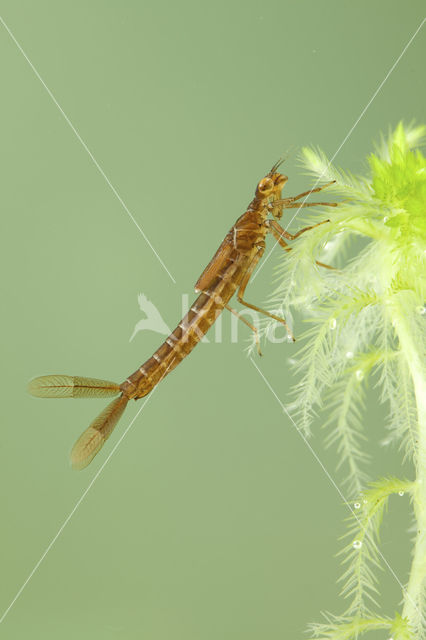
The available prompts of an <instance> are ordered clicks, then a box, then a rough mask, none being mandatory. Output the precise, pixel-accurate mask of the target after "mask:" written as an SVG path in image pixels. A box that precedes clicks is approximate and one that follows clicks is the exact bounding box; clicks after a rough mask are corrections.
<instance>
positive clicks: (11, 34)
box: [0, 16, 176, 284]
mask: <svg viewBox="0 0 426 640" xmlns="http://www.w3.org/2000/svg"><path fill="white" fill-rule="evenodd" d="M0 22H1V23H2V25H3V27H4V28H5V29H6V31H7V32H8V34H9V36H10V37H11V39H12V40H13V42H14V43H15V44H16V46H17V47H18V49H19V51H20V52H21V53H22V55H23V56H24V58H25V60H26V61H27V62H28V64H29V65H30V67H31V69H32V70H33V72H34V74H35V75H36V77H37V78H38V79H39V80H40V82H41V84H42V85H43V87H44V88H45V90H46V91H47V93H48V95H49V97H50V98H51V100H52V101H53V103H54V104H55V105H56V106H57V108H58V109H59V111H60V112H61V114H62V116H63V118H64V119H65V121H66V123H67V124H68V125H69V127H70V128H71V130H72V131H73V133H74V134H75V136H76V138H77V140H78V141H79V142H80V144H81V145H82V147H83V148H84V150H85V151H86V152H87V154H88V155H89V157H90V159H91V160H92V162H93V164H94V165H95V167H96V168H97V170H98V171H99V173H100V174H101V176H102V177H103V178H104V180H105V182H106V183H107V185H108V186H109V187H110V189H111V191H112V192H113V194H114V195H115V197H116V198H117V200H118V201H119V203H120V204H121V206H122V207H123V209H124V210H125V212H126V213H127V215H128V216H129V218H130V219H131V220H132V222H133V223H134V225H135V226H136V228H137V229H138V230H139V232H140V234H141V235H142V237H143V239H144V240H145V242H146V243H147V244H148V246H149V247H150V249H151V251H152V252H153V253H154V254H155V256H156V258H157V260H158V261H159V263H160V264H161V266H162V267H163V269H164V270H165V271H166V273H167V275H168V276H169V278H171V280H172V281H173V282H174V284H176V280H175V279H174V277H173V276H172V274H171V273H170V271H169V270H168V269H167V267H166V265H165V264H164V262H163V260H162V259H161V258H160V256H159V255H158V253H157V251H156V250H155V249H154V247H153V245H152V244H151V242H150V240H149V238H148V237H147V235H146V234H145V232H144V231H143V229H142V228H141V227H140V225H139V223H138V222H137V221H136V219H135V218H134V216H133V215H132V213H131V212H130V210H129V209H128V207H127V205H126V204H125V202H124V201H123V199H122V197H121V196H120V194H119V193H118V191H117V189H116V188H115V187H114V186H113V184H112V183H111V182H110V180H109V178H108V177H107V175H106V174H105V172H104V170H103V169H102V167H101V166H100V165H99V163H98V161H97V160H96V158H95V156H94V155H93V153H92V152H91V151H90V149H89V147H88V146H87V144H86V143H85V142H84V140H83V138H82V137H81V135H80V134H79V132H78V131H77V129H76V128H75V127H74V125H73V123H72V122H71V120H70V119H69V118H68V116H67V114H66V113H65V111H64V110H63V109H62V107H61V105H60V104H59V102H58V101H57V100H56V98H55V96H54V95H53V93H52V92H51V90H50V89H49V87H48V86H47V84H46V83H45V81H44V80H43V78H42V77H41V75H40V74H39V72H38V71H37V69H36V68H35V66H34V65H33V63H32V62H31V60H30V59H29V57H28V56H27V54H26V53H25V51H24V50H23V48H22V47H21V45H20V44H19V42H18V41H17V39H16V38H15V36H14V35H13V33H12V31H11V30H10V29H9V27H8V26H7V24H6V23H5V21H4V20H3V18H2V16H0Z"/></svg>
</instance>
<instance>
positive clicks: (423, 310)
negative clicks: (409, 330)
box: [417, 307, 426, 316]
mask: <svg viewBox="0 0 426 640" xmlns="http://www.w3.org/2000/svg"><path fill="white" fill-rule="evenodd" d="M417 313H420V315H421V316H424V315H425V313H426V307H417Z"/></svg>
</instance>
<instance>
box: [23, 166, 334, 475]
mask: <svg viewBox="0 0 426 640" xmlns="http://www.w3.org/2000/svg"><path fill="white" fill-rule="evenodd" d="M277 167H278V165H275V166H274V167H273V168H272V169H271V171H270V172H269V173H268V174H267V176H265V178H263V179H262V180H261V181H260V182H259V184H258V185H257V188H256V193H255V197H254V198H253V200H252V202H251V203H250V205H249V206H248V208H247V210H246V212H245V213H243V215H242V216H240V217H239V218H238V220H237V221H236V222H235V224H234V225H233V227H232V228H231V229H230V230H229V232H228V233H227V235H226V236H225V238H224V240H223V242H222V244H221V245H220V247H219V249H218V250H217V251H216V253H215V255H214V256H213V258H212V259H211V261H210V262H209V264H208V265H207V267H206V268H205V269H204V271H203V273H202V274H201V276H200V277H199V279H198V281H197V283H196V285H195V290H196V291H199V292H200V295H199V296H198V298H197V299H196V300H195V302H194V304H193V305H192V307H191V308H190V310H189V311H188V313H187V314H186V315H185V316H184V318H183V319H182V320H181V322H180V323H179V324H178V326H177V327H176V329H175V330H174V331H173V332H172V333H171V334H170V335H169V336H168V337H167V338H166V340H165V341H164V342H163V344H162V345H161V346H160V347H159V348H158V349H157V351H156V352H155V353H154V354H153V355H152V356H151V357H150V358H149V359H148V360H147V361H146V362H144V363H143V364H142V365H141V366H140V367H139V369H137V371H135V372H134V373H133V374H132V375H130V376H129V377H128V378H127V379H126V380H125V381H124V382H123V383H122V384H121V385H116V384H115V383H112V382H109V381H103V380H95V379H91V378H82V377H73V376H64V375H53V376H42V377H40V378H35V379H34V380H32V381H31V382H30V384H29V391H30V393H32V394H33V395H35V396H38V397H50V398H58V397H105V396H108V395H109V396H110V395H117V394H118V393H120V397H119V398H116V399H115V400H113V401H112V402H111V403H110V404H109V405H108V406H107V407H106V408H105V409H104V410H103V411H102V412H101V414H100V415H99V416H98V417H97V418H95V420H94V421H93V422H92V423H91V425H90V426H89V427H88V428H87V429H86V431H84V432H83V433H82V435H81V436H80V438H79V439H78V440H77V442H76V443H75V445H74V448H73V450H72V453H71V461H72V465H73V467H74V468H77V469H82V468H84V467H86V466H87V465H88V464H89V463H90V462H91V460H92V459H93V458H94V456H95V455H96V454H97V453H98V451H99V450H100V449H101V447H102V446H103V444H104V443H105V441H106V440H107V438H108V437H109V435H110V434H111V432H112V431H113V429H114V427H115V425H116V424H117V422H118V420H119V418H120V416H121V415H122V413H123V411H124V409H125V407H126V405H127V403H128V401H129V400H131V399H135V400H138V399H139V398H142V397H143V396H146V395H147V394H148V393H149V392H150V391H152V389H153V388H154V387H155V386H156V385H157V384H158V383H159V382H160V381H161V380H162V379H163V378H164V377H165V376H166V375H167V374H168V373H170V371H172V370H173V369H175V368H176V367H177V365H178V364H179V363H180V362H181V361H182V360H183V359H184V358H185V357H186V356H187V355H188V354H189V353H190V352H191V351H192V349H193V348H194V347H195V346H196V345H197V344H198V343H199V342H200V340H201V339H202V338H203V336H204V335H205V334H206V333H207V331H208V330H209V329H210V327H211V326H212V325H213V323H214V322H215V320H216V319H217V317H218V315H219V314H220V313H222V311H223V310H224V309H225V308H227V309H229V311H231V312H232V313H233V314H235V315H237V316H238V317H240V316H239V314H238V313H237V312H236V311H235V310H234V309H232V308H231V307H229V306H228V302H229V301H230V300H231V298H232V297H233V296H234V295H235V293H236V292H237V290H238V292H237V299H238V301H239V302H241V303H242V304H244V305H245V306H247V307H249V308H251V309H254V310H256V311H259V312H261V313H264V314H266V315H267V316H269V317H271V318H274V319H275V320H277V321H278V322H281V323H282V324H284V326H285V327H286V328H287V331H288V332H289V329H288V327H287V325H286V323H285V320H284V319H283V318H281V317H279V316H275V315H274V314H271V313H269V312H268V311H265V310H263V309H261V308H260V307H257V306H256V305H253V304H250V303H248V302H246V301H245V300H244V299H243V296H244V292H245V288H246V286H247V283H248V281H249V279H250V276H251V274H252V272H253V270H254V268H255V267H256V265H257V263H258V261H259V260H260V258H261V257H262V255H263V252H264V250H265V238H266V235H267V234H268V233H272V234H273V235H274V236H275V238H276V240H277V242H278V243H279V244H280V245H281V246H282V247H283V248H284V249H285V250H286V251H289V250H290V249H291V247H289V246H288V245H287V243H286V242H285V240H284V238H286V239H294V238H296V237H297V236H299V235H300V234H301V233H304V232H305V231H307V230H308V229H311V228H312V227H305V228H304V229H302V230H300V231H299V232H298V233H297V234H295V235H291V234H289V233H288V232H287V231H285V230H284V229H283V228H282V227H281V226H280V225H279V224H278V222H277V220H279V219H280V218H281V216H282V213H283V209H285V208H294V207H299V206H313V205H315V204H323V205H329V206H336V203H305V202H303V203H302V204H299V203H296V202H295V201H296V200H298V199H299V198H301V197H303V196H306V195H308V194H310V193H314V192H317V191H320V190H321V189H323V188H324V187H325V186H328V185H323V186H322V187H317V188H316V189H311V190H310V191H306V192H304V193H301V194H299V195H297V196H294V197H290V198H286V199H281V191H282V188H283V186H284V184H285V183H286V182H287V177H286V176H284V175H282V174H280V173H277V171H276V169H277ZM269 214H272V219H270V218H269V219H268V215H269ZM324 222H327V221H324ZM319 224H322V223H319ZM314 226H317V225H314ZM318 264H320V265H321V266H326V267H327V265H322V263H318ZM240 319H241V320H242V321H243V322H244V323H245V324H246V325H248V326H249V327H250V328H251V329H252V330H253V331H254V332H255V334H256V337H257V330H256V328H255V327H253V326H252V325H251V324H250V323H248V322H247V320H245V319H244V318H242V317H240ZM289 335H291V334H290V332H289ZM293 339H294V338H293ZM259 352H260V349H259Z"/></svg>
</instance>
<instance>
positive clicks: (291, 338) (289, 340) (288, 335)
mask: <svg viewBox="0 0 426 640" xmlns="http://www.w3.org/2000/svg"><path fill="white" fill-rule="evenodd" d="M287 342H294V340H293V336H291V335H290V334H289V333H288V334H287Z"/></svg>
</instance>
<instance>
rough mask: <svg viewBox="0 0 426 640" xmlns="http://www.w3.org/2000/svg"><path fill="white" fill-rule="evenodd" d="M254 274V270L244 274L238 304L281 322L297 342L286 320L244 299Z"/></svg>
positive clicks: (238, 293) (238, 294)
mask: <svg viewBox="0 0 426 640" xmlns="http://www.w3.org/2000/svg"><path fill="white" fill-rule="evenodd" d="M251 274H252V269H249V270H248V271H247V273H245V274H244V277H243V279H242V280H241V283H240V286H239V289H238V292H237V300H238V302H241V304H243V305H244V306H246V307H248V308H249V309H253V310H254V311H258V312H259V313H263V315H265V316H268V317H269V318H272V319H273V320H276V321H277V322H280V323H281V324H282V325H284V326H285V328H286V330H287V333H288V335H289V337H290V338H291V339H292V341H293V342H295V340H296V339H295V337H294V336H293V334H292V333H291V331H290V328H289V326H288V324H287V323H286V321H285V320H284V318H280V316H276V315H275V314H274V313H270V312H269V311H266V309H262V308H261V307H258V306H257V305H255V304H251V303H250V302H246V301H245V300H244V299H243V295H244V292H245V290H246V287H247V284H248V282H249V280H250V276H251Z"/></svg>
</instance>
